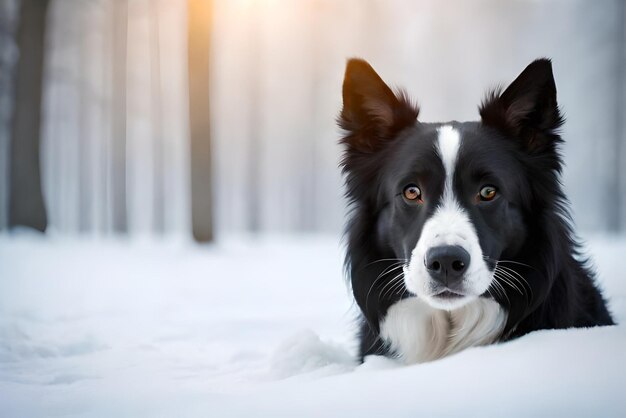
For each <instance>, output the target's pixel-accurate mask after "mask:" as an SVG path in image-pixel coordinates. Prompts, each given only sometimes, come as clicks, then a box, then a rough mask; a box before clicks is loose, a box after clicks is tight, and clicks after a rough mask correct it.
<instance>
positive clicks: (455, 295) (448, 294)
mask: <svg viewBox="0 0 626 418" xmlns="http://www.w3.org/2000/svg"><path fill="white" fill-rule="evenodd" d="M465 296H467V295H465V294H463V293H460V292H457V291H454V290H450V289H443V290H441V291H440V292H438V293H435V294H434V295H433V297H435V298H438V299H441V300H458V299H462V298H464V297H465Z"/></svg>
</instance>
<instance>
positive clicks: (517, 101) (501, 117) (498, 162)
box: [339, 59, 562, 309]
mask: <svg viewBox="0 0 626 418" xmlns="http://www.w3.org/2000/svg"><path fill="white" fill-rule="evenodd" d="M479 110H480V115H481V121H480V122H463V123H459V122H449V123H422V122H419V121H418V113H419V109H418V107H417V105H414V104H412V103H411V102H410V100H409V99H408V98H407V96H406V95H405V94H404V93H402V92H393V91H392V90H391V89H390V88H389V87H388V86H387V85H386V84H385V83H384V82H383V80H382V79H381V78H380V77H379V76H378V75H377V74H376V72H375V71H374V70H373V69H372V67H371V66H370V65H369V64H368V63H366V62H365V61H363V60H358V59H352V60H350V61H349V62H348V65H347V69H346V74H345V79H344V84H343V109H342V111H341V114H340V117H339V123H340V125H341V127H342V128H343V129H344V130H345V131H346V135H345V137H344V138H343V140H342V142H343V144H344V145H345V147H346V151H345V154H344V160H343V165H344V171H345V173H346V175H347V176H346V185H347V194H348V197H349V198H350V199H351V201H352V203H353V204H354V206H355V211H357V212H360V214H359V215H355V216H361V217H365V218H367V219H369V220H370V221H371V222H372V223H374V224H375V225H374V227H372V228H370V229H369V231H370V235H369V236H365V237H362V239H368V240H373V241H375V244H376V246H378V247H379V248H385V249H387V251H385V253H390V252H391V253H392V255H393V256H394V257H395V258H398V259H400V260H404V266H403V268H404V284H405V286H406V289H407V290H408V291H410V292H411V293H413V294H415V295H417V296H418V297H420V298H422V299H423V300H425V301H426V302H428V303H429V304H430V305H432V306H433V307H436V308H440V309H456V308H458V307H461V306H463V305H464V304H466V303H468V302H470V301H471V300H473V299H475V298H477V297H480V296H488V295H489V294H492V295H493V296H494V297H496V296H497V295H500V296H501V297H504V289H501V288H500V287H501V286H498V282H497V280H494V271H495V273H496V274H495V277H496V278H499V279H500V283H509V284H510V286H511V288H514V287H515V286H523V284H522V283H521V281H520V280H518V278H517V277H516V276H515V272H514V271H513V270H507V268H506V267H505V266H502V268H500V269H497V270H496V265H497V262H498V260H501V259H503V258H504V259H507V258H512V257H514V256H515V255H516V254H517V253H518V252H519V251H522V248H523V247H524V245H526V240H527V237H528V235H529V224H530V222H529V217H530V216H542V215H541V211H542V209H544V208H542V205H544V206H546V205H548V204H549V203H548V201H545V202H543V201H542V200H541V197H538V196H537V194H541V193H543V194H544V195H545V194H546V193H551V192H553V193H560V192H559V190H558V189H556V190H541V193H539V192H540V189H541V187H542V184H541V183H542V181H541V179H542V176H543V177H544V178H545V176H551V178H550V181H546V182H544V183H545V184H544V186H543V187H548V186H547V185H549V184H557V183H558V182H554V181H553V180H554V179H553V177H554V176H556V175H557V174H558V172H559V170H560V160H559V156H558V152H557V149H556V146H557V144H558V142H559V141H560V138H559V136H558V134H557V133H556V130H557V129H558V127H559V126H560V125H561V124H562V118H561V116H560V114H559V110H558V106H557V101H556V87H555V83H554V79H553V76H552V67H551V63H550V61H549V60H547V59H540V60H537V61H534V62H533V63H531V64H530V65H529V66H528V67H527V68H526V69H525V70H524V71H523V72H522V73H521V74H520V75H519V76H518V77H517V79H515V80H514V81H513V82H512V83H511V85H509V86H508V87H507V88H506V89H499V90H495V91H493V92H491V93H490V94H488V96H487V98H486V100H485V101H484V102H483V104H482V105H481V106H480V109H479ZM531 207H532V208H533V209H532V210H531ZM533 211H535V212H536V213H533ZM500 296H498V297H500Z"/></svg>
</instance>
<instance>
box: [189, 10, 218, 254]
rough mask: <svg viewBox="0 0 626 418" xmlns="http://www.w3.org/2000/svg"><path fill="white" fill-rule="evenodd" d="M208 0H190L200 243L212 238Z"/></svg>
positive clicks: (195, 217)
mask: <svg viewBox="0 0 626 418" xmlns="http://www.w3.org/2000/svg"><path fill="white" fill-rule="evenodd" d="M210 11H211V2H210V1H209V0H188V2H187V18H188V61H189V133H190V139H191V222H192V229H193V236H194V238H195V239H196V241H198V242H207V241H211V240H212V239H213V224H212V217H213V213H212V206H213V205H212V199H211V145H210V139H211V137H210V131H209V128H210V126H209V40H210V39H209V36H210V22H211V13H210Z"/></svg>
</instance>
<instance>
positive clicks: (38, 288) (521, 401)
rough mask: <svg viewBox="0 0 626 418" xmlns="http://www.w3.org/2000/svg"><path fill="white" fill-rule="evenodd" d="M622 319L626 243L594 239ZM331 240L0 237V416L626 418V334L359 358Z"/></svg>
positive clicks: (569, 335)
mask: <svg viewBox="0 0 626 418" xmlns="http://www.w3.org/2000/svg"><path fill="white" fill-rule="evenodd" d="M589 247H590V249H591V252H592V253H593V255H594V258H595V260H596V265H597V268H598V271H599V273H600V274H599V275H600V278H601V285H602V287H603V288H604V289H605V292H606V294H607V295H608V296H609V297H610V304H611V309H612V310H613V312H614V314H615V317H616V319H617V320H618V321H619V322H620V323H621V322H624V320H625V319H626V278H624V274H623V273H622V270H623V269H622V268H621V267H622V266H621V261H622V258H623V257H624V255H625V254H626V238H618V237H597V238H594V239H591V240H590V246H589ZM342 272H343V266H342V249H341V247H340V245H339V240H338V238H337V237H334V236H304V237H276V236H274V237H263V238H250V237H248V238H237V239H229V240H225V241H222V242H220V244H218V245H209V246H195V245H193V244H190V243H186V242H154V241H124V240H107V241H98V240H88V239H82V240H69V239H61V238H47V239H43V238H37V237H33V236H17V237H15V236H7V235H4V236H0V416H2V417H26V416H28V417H40V416H72V417H111V416H116V417H124V416H150V417H152V416H163V417H170V416H189V417H196V416H197V417H249V416H271V417H293V416H298V417H307V416H325V417H326V416H335V417H348V416H363V417H367V416H392V417H405V416H406V417H414V416H455V415H458V416H461V415H462V416H468V415H481V416H503V415H506V416H529V415H534V416H620V415H623V411H624V410H626V399H625V397H624V395H623V393H624V387H625V386H626V385H625V384H626V328H625V327H624V326H622V325H618V326H615V327H604V328H593V329H572V330H557V331H554V330H552V331H540V332H535V333H533V334H530V335H528V336H526V337H524V338H521V339H518V340H515V341H512V342H509V343H506V344H499V345H493V346H488V347H479V348H472V349H469V350H466V351H464V352H462V353H459V354H457V355H454V356H451V357H448V358H445V359H443V360H440V361H436V362H432V363H427V364H421V365H415V366H409V367H406V366H402V365H400V364H398V363H396V362H395V361H393V360H390V359H386V358H382V357H370V358H368V359H367V360H366V362H365V363H364V364H362V365H357V364H356V362H355V361H354V357H353V353H354V348H355V342H354V339H353V328H354V323H353V322H354V317H355V307H354V305H353V303H352V301H351V298H350V295H349V290H348V288H347V286H346V284H345V281H344V280H343V276H342Z"/></svg>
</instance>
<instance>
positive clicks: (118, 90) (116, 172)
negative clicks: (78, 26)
mask: <svg viewBox="0 0 626 418" xmlns="http://www.w3.org/2000/svg"><path fill="white" fill-rule="evenodd" d="M112 22H113V25H112V26H113V59H112V60H111V64H112V70H113V88H112V103H113V106H112V133H113V135H112V139H111V140H112V143H111V176H112V179H111V182H112V190H113V192H112V196H111V200H112V202H111V206H112V208H111V211H112V229H113V231H114V232H118V233H119V232H127V230H128V220H127V213H126V211H127V207H126V64H127V63H126V54H127V53H128V45H127V42H128V4H127V0H114V1H113V19H112Z"/></svg>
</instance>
